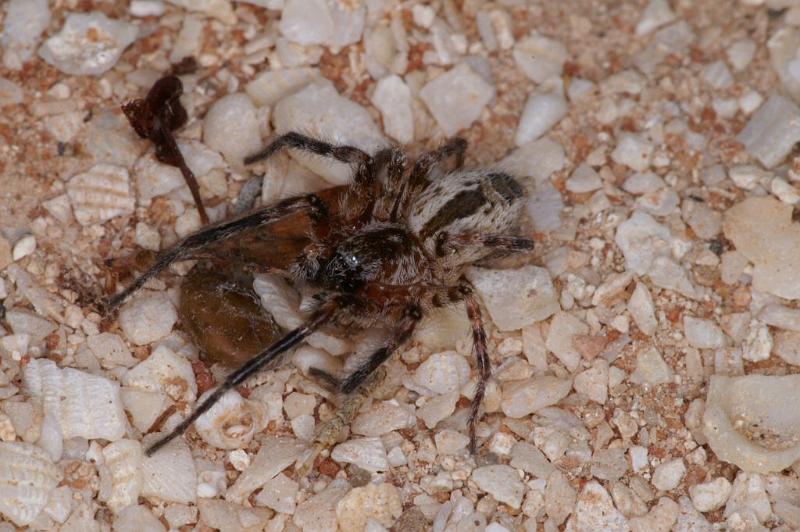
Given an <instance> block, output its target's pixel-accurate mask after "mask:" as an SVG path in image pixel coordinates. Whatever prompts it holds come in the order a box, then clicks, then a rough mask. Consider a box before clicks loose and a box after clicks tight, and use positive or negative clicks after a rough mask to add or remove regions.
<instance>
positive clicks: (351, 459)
mask: <svg viewBox="0 0 800 532" xmlns="http://www.w3.org/2000/svg"><path fill="white" fill-rule="evenodd" d="M331 458H332V459H334V460H336V461H337V462H344V463H349V464H355V465H357V466H358V467H360V468H362V469H366V470H367V471H386V470H388V469H389V462H388V460H387V457H386V450H385V449H384V447H383V443H382V442H381V440H380V438H356V439H352V440H349V441H346V442H344V443H340V444H339V445H337V446H336V447H334V448H333V451H332V452H331Z"/></svg>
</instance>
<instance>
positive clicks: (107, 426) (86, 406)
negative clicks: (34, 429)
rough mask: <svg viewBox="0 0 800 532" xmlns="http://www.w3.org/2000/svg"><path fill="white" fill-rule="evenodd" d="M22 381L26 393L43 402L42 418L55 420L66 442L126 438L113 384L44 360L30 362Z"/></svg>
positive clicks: (125, 423) (120, 406) (116, 386)
mask: <svg viewBox="0 0 800 532" xmlns="http://www.w3.org/2000/svg"><path fill="white" fill-rule="evenodd" d="M23 380H24V383H25V388H26V389H27V390H28V392H29V393H30V394H31V395H33V396H34V397H37V398H40V399H41V400H42V403H43V405H44V412H45V415H46V414H53V415H54V416H55V418H56V419H58V421H59V423H60V424H61V434H62V435H63V437H64V439H65V440H68V439H70V438H86V439H90V440H91V439H104V440H109V441H116V440H118V439H120V438H122V436H124V435H125V430H126V428H127V419H126V418H125V412H124V411H123V409H122V399H121V398H120V391H119V384H117V383H116V382H113V381H110V380H109V379H106V378H104V377H100V376H97V375H91V374H89V373H85V372H83V371H78V370H76V369H72V368H65V369H59V368H58V366H56V363H55V362H53V361H52V360H47V359H34V360H31V361H30V362H29V363H28V364H27V365H26V366H25V370H24V374H23Z"/></svg>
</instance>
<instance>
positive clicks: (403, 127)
mask: <svg viewBox="0 0 800 532" xmlns="http://www.w3.org/2000/svg"><path fill="white" fill-rule="evenodd" d="M372 103H373V104H375V107H377V108H378V110H379V111H380V112H381V116H382V117H383V129H384V131H386V134H387V135H389V136H390V137H392V138H393V139H395V140H396V141H397V142H399V143H400V144H411V141H413V140H414V117H413V115H412V113H411V90H410V89H409V88H408V85H406V84H405V82H404V81H403V79H402V78H401V77H400V76H397V75H395V74H392V75H390V76H387V77H385V78H383V79H381V80H380V81H378V83H377V84H376V85H375V92H373V93H372Z"/></svg>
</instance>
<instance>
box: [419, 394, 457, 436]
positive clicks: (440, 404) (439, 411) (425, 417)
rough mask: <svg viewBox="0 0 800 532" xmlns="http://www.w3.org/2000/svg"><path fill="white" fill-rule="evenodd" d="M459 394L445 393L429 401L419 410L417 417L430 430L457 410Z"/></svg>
mask: <svg viewBox="0 0 800 532" xmlns="http://www.w3.org/2000/svg"><path fill="white" fill-rule="evenodd" d="M458 397H459V392H451V393H445V394H442V395H437V396H436V397H433V398H431V399H429V400H428V401H427V402H425V404H424V405H422V406H421V407H420V408H419V410H417V415H418V416H419V418H420V419H422V421H423V422H424V423H425V426H426V427H428V428H429V429H432V428H433V427H435V426H436V425H437V424H438V423H439V422H440V421H442V420H443V419H446V418H448V417H450V415H451V414H452V413H453V412H454V411H455V409H456V401H458Z"/></svg>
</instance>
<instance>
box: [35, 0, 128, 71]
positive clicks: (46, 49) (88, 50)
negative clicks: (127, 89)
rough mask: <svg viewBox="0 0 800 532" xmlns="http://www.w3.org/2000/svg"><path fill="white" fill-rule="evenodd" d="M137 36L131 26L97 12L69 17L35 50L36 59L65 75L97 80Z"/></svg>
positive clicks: (74, 14)
mask: <svg viewBox="0 0 800 532" xmlns="http://www.w3.org/2000/svg"><path fill="white" fill-rule="evenodd" d="M138 34H139V29H138V28H137V27H136V26H135V25H133V24H129V23H127V22H122V21H120V20H115V19H110V18H108V17H107V16H106V15H105V14H103V13H100V12H99V11H93V12H91V13H69V14H68V15H67V20H66V22H65V23H64V26H63V27H62V28H61V30H60V31H59V32H58V33H56V34H55V35H53V36H52V37H50V38H49V39H47V40H46V41H45V42H44V44H43V45H42V47H41V48H39V55H40V56H41V57H42V59H44V60H45V61H47V62H48V63H50V64H51V65H53V66H54V67H56V68H57V69H59V70H60V71H62V72H64V73H65V74H72V75H74V76H87V75H92V76H98V75H100V74H102V73H103V72H105V71H107V70H109V69H110V68H111V67H113V66H114V64H115V63H116V62H117V60H119V57H120V56H121V55H122V52H123V51H124V50H125V48H127V47H128V46H129V45H130V44H131V43H132V42H133V41H134V40H135V39H136V37H137V35H138Z"/></svg>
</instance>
